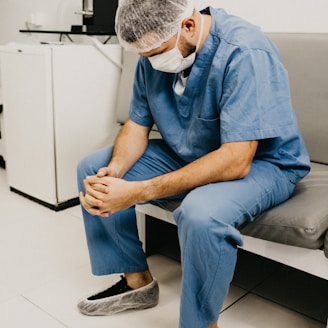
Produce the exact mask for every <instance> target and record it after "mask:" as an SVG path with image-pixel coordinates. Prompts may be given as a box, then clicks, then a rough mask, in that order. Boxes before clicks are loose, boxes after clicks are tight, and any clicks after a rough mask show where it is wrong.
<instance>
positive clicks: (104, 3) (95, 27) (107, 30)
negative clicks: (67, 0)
mask: <svg viewBox="0 0 328 328" xmlns="http://www.w3.org/2000/svg"><path fill="white" fill-rule="evenodd" d="M117 6H118V0H83V25H84V26H85V27H84V28H86V32H90V33H100V34H108V35H115V34H116V33H115V15H116V10H117Z"/></svg>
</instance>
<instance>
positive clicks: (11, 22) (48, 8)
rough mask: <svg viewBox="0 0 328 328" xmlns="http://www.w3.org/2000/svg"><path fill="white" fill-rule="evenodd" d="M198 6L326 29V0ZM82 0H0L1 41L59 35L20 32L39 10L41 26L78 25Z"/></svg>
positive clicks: (226, 1)
mask: <svg viewBox="0 0 328 328" xmlns="http://www.w3.org/2000/svg"><path fill="white" fill-rule="evenodd" d="M195 3H196V6H197V8H198V9H201V8H203V7H206V6H208V5H211V6H213V7H222V8H224V9H226V10H227V11H228V12H229V13H232V14H235V15H238V16H241V17H243V18H245V19H247V20H249V21H251V22H252V23H254V24H255V25H257V26H259V27H261V28H262V30H263V31H265V32H318V33H328V19H327V13H328V0H195ZM81 9H82V0H0V45H1V44H6V43H8V42H12V41H16V42H31V41H33V40H44V41H55V40H57V39H58V35H51V36H48V35H47V36H46V35H42V34H34V35H33V36H28V35H26V34H22V33H19V30H20V29H25V28H26V26H25V22H26V21H28V20H29V19H30V16H31V14H34V13H41V14H42V16H41V19H42V23H43V24H42V25H43V26H42V28H43V29H56V30H70V27H71V25H80V24H81V22H82V17H81V16H78V15H76V14H74V12H76V11H81Z"/></svg>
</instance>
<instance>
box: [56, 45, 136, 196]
mask: <svg viewBox="0 0 328 328" xmlns="http://www.w3.org/2000/svg"><path fill="white" fill-rule="evenodd" d="M103 51H106V52H107V53H108V56H110V58H113V60H114V61H115V62H117V63H120V62H121V48H120V46H119V45H118V44H112V45H107V46H103ZM120 73H121V71H120V68H118V67H117V66H115V65H114V64H113V62H111V61H110V60H109V59H108V58H106V56H105V55H104V54H103V53H101V52H100V51H99V50H98V49H96V48H95V47H94V46H90V45H66V46H57V47H53V86H54V87H53V90H54V121H55V145H56V176H57V190H58V198H59V201H60V202H63V201H66V200H68V199H71V198H74V197H77V195H78V192H77V183H76V167H77V164H78V162H79V161H80V160H81V159H82V158H83V157H85V156H86V155H88V154H90V153H92V152H94V151H96V150H98V149H99V148H102V147H104V146H108V145H110V143H111V142H112V140H111V136H112V134H113V126H114V125H115V124H116V114H115V104H116V95H117V89H118V82H119V78H120ZM131 78H132V77H131Z"/></svg>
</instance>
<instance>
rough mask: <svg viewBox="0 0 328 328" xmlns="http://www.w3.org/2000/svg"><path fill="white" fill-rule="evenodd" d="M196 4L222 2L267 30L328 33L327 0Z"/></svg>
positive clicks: (236, 0) (238, 0)
mask: <svg viewBox="0 0 328 328" xmlns="http://www.w3.org/2000/svg"><path fill="white" fill-rule="evenodd" d="M196 3H197V7H198V8H201V7H203V6H204V5H208V4H209V5H211V6H214V7H215V6H219V7H221V8H224V9H226V10H227V11H228V12H229V13H231V14H235V15H237V16H241V17H243V18H245V19H247V20H249V21H250V22H252V23H254V24H256V25H258V26H260V27H261V28H262V30H263V31H265V32H305V33H307V32H309V33H310V32H313V33H328V19H327V13H328V0H212V1H211V0H208V1H202V0H196Z"/></svg>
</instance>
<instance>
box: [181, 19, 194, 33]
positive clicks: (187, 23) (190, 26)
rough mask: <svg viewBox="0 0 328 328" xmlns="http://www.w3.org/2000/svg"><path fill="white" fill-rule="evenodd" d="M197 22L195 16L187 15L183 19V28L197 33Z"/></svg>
mask: <svg viewBox="0 0 328 328" xmlns="http://www.w3.org/2000/svg"><path fill="white" fill-rule="evenodd" d="M195 26H196V22H195V19H194V18H193V17H187V18H185V19H184V20H183V21H182V29H183V30H184V31H186V32H191V33H192V34H194V33H195Z"/></svg>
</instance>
